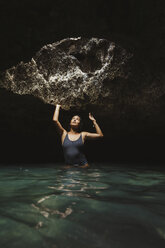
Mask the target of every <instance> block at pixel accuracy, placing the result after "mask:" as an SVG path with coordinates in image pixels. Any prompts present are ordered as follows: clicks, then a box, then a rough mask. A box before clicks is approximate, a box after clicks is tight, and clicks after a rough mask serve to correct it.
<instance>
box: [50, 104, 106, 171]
mask: <svg viewBox="0 0 165 248" xmlns="http://www.w3.org/2000/svg"><path fill="white" fill-rule="evenodd" d="M60 106H61V105H59V104H57V105H56V108H55V111H54V115H53V121H55V124H56V126H57V128H58V132H59V134H60V135H61V143H62V147H63V152H64V157H65V163H66V164H67V168H68V167H70V166H79V167H81V168H86V167H89V165H88V161H87V159H86V157H85V155H84V152H83V147H84V142H85V141H86V140H88V139H97V138H101V137H103V133H102V131H101V129H100V127H99V126H98V124H97V122H96V120H95V118H94V117H93V116H92V115H91V113H89V119H90V120H91V121H92V122H93V125H94V126H95V128H96V133H89V132H80V131H79V128H80V126H81V118H80V116H78V115H75V116H73V117H72V119H71V121H70V131H69V132H67V131H66V130H65V129H64V128H63V127H62V125H61V123H60V122H59V120H58V117H59V111H60Z"/></svg>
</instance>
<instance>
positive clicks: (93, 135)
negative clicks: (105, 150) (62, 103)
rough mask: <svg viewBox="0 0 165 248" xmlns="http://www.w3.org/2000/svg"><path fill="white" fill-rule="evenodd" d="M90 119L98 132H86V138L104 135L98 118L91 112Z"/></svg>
mask: <svg viewBox="0 0 165 248" xmlns="http://www.w3.org/2000/svg"><path fill="white" fill-rule="evenodd" d="M89 119H90V120H91V121H92V122H93V125H94V127H95V129H96V133H89V132H84V134H85V139H97V138H102V137H104V135H103V133H102V131H101V129H100V127H99V125H98V124H97V122H96V119H95V118H94V117H93V116H92V115H91V113H89Z"/></svg>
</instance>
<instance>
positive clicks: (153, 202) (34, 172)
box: [0, 164, 165, 248]
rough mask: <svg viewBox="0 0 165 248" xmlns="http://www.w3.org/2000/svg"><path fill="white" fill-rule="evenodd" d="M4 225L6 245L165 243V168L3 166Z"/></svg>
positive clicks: (112, 247) (93, 247) (0, 201)
mask: <svg viewBox="0 0 165 248" xmlns="http://www.w3.org/2000/svg"><path fill="white" fill-rule="evenodd" d="M43 166H44V167H43ZM0 230H1V231H0V247H3V248H8V247H10V248H19V247H21V248H22V247H24V248H26V247H27V248H33V247H34V248H74V247H76V248H84V247H86V248H88V247H89V248H97V247H98V248H99V247H100V248H104V247H105V248H129V247H130V248H143V247H144V248H159V247H162V248H164V247H165V170H162V169H158V168H152V169H149V168H142V167H140V166H136V167H135V166H134V167H131V166H126V165H120V164H118V165H109V166H103V165H101V164H97V165H96V164H95V165H92V166H91V167H90V168H89V169H82V168H81V169H79V168H70V169H64V168H62V167H61V165H58V166H57V165H55V166H53V165H46V164H45V165H42V167H41V168H39V167H36V166H35V165H26V166H25V165H24V166H22V167H21V165H19V166H16V165H15V166H10V167H9V166H6V167H4V166H3V167H1V168H0Z"/></svg>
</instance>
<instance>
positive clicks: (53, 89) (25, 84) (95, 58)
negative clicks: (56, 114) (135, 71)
mask: <svg viewBox="0 0 165 248" xmlns="http://www.w3.org/2000/svg"><path fill="white" fill-rule="evenodd" d="M131 57H132V54H131V53H129V52H127V51H126V50H125V49H123V48H122V47H120V46H118V45H117V44H115V43H114V42H111V41H108V40H106V39H98V38H91V39H87V38H81V37H78V38H67V39H64V40H61V41H59V42H55V43H53V44H49V45H46V46H44V47H43V48H42V49H41V50H40V51H39V52H37V54H36V55H35V56H34V57H33V58H32V59H31V61H30V62H28V63H23V62H21V63H20V64H18V65H17V66H14V67H12V68H10V69H8V70H7V71H6V72H5V74H4V76H3V78H2V80H1V83H0V86H1V87H4V88H6V89H8V90H11V91H12V92H14V93H17V94H21V95H23V94H30V95H33V96H35V97H39V98H40V99H42V100H43V101H44V102H45V103H49V104H53V105H55V104H57V103H58V104H61V105H62V108H63V109H65V110H68V109H71V108H73V109H86V108H87V106H88V107H91V108H94V109H95V111H96V112H97V110H98V111H99V112H100V110H102V111H101V113H100V114H105V113H106V114H107V113H108V112H111V111H112V110H113V108H114V106H115V104H116V102H118V101H119V99H120V97H121V88H122V87H124V84H125V82H127V81H128V80H129V77H130V66H129V64H130V63H129V62H130V59H131ZM121 86H122V87H121Z"/></svg>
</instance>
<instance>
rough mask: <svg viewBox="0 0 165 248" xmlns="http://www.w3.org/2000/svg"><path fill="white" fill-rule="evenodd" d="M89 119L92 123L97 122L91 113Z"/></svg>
mask: <svg viewBox="0 0 165 248" xmlns="http://www.w3.org/2000/svg"><path fill="white" fill-rule="evenodd" d="M89 119H90V120H91V121H93V122H94V121H96V119H95V118H94V117H93V115H92V114H91V113H89Z"/></svg>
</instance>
